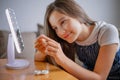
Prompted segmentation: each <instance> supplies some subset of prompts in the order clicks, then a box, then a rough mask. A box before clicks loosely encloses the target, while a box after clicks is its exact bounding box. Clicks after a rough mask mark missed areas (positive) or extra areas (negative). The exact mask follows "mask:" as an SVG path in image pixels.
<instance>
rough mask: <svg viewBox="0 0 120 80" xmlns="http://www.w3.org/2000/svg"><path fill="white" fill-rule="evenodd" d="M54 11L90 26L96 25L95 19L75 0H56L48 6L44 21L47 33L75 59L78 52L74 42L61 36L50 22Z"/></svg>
mask: <svg viewBox="0 0 120 80" xmlns="http://www.w3.org/2000/svg"><path fill="white" fill-rule="evenodd" d="M53 11H58V12H60V13H63V14H65V15H68V16H70V17H72V18H76V19H77V20H78V21H79V22H80V23H84V24H86V25H88V26H90V25H94V24H95V21H92V20H91V19H90V18H89V17H88V16H87V14H86V13H85V12H84V10H83V9H82V8H81V7H80V6H79V5H78V4H77V3H76V2H75V0H55V1H54V2H52V3H51V4H50V5H49V6H48V7H47V10H46V14H45V21H44V24H45V25H44V26H45V33H46V35H47V36H49V37H50V38H52V39H54V40H56V41H57V42H59V43H60V44H61V46H62V49H63V52H64V53H65V55H66V56H67V57H69V58H70V59H72V60H73V61H74V53H76V50H75V47H74V43H68V42H66V41H65V40H63V39H61V38H59V37H58V36H57V34H56V33H55V31H54V30H53V29H52V27H51V25H50V23H49V17H50V15H51V13H52V12H53Z"/></svg>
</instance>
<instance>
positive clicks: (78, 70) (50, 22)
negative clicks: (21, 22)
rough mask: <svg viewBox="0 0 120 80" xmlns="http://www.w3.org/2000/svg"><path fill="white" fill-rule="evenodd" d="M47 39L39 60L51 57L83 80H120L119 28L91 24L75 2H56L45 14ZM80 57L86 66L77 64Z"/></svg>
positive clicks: (39, 46)
mask: <svg viewBox="0 0 120 80" xmlns="http://www.w3.org/2000/svg"><path fill="white" fill-rule="evenodd" d="M45 30H46V34H47V36H45V35H40V36H39V37H38V39H37V40H36V43H35V47H36V49H37V50H38V51H39V52H38V53H37V54H36V55H35V60H39V61H44V60H45V59H46V57H47V56H50V57H52V58H54V60H55V62H56V63H57V64H58V65H59V66H61V67H62V68H64V70H66V71H67V72H69V73H70V74H72V75H74V76H75V77H77V78H78V79H80V80H106V79H107V80H120V49H119V35H118V30H117V28H116V27H115V26H114V25H112V24H108V23H106V22H104V21H93V20H91V19H90V18H89V17H88V16H87V15H86V13H85V12H84V10H83V9H82V8H81V7H80V6H79V5H78V4H77V3H76V2H75V1H74V0H56V1H54V2H53V3H51V4H50V5H49V6H48V8H47V11H46V14H45ZM75 54H77V56H78V58H79V60H80V61H82V62H83V66H80V65H78V64H77V63H75V62H74V58H75V57H74V55H75Z"/></svg>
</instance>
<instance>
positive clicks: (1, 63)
mask: <svg viewBox="0 0 120 80" xmlns="http://www.w3.org/2000/svg"><path fill="white" fill-rule="evenodd" d="M6 63H7V60H6V59H0V80H78V79H76V78H75V77H74V76H72V75H70V74H69V73H67V72H65V71H64V70H62V69H60V68H58V67H56V66H54V65H51V64H49V63H46V62H34V61H30V66H29V67H27V68H25V69H19V70H18V69H17V70H12V69H7V68H6V66H5V65H6ZM36 69H38V70H43V69H48V70H49V73H48V74H45V75H35V74H34V70H36Z"/></svg>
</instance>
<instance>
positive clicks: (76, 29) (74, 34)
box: [49, 11, 82, 43]
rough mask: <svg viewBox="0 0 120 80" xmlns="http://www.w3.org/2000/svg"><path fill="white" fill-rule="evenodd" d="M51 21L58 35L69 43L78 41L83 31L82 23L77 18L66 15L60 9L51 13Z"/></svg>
mask: <svg viewBox="0 0 120 80" xmlns="http://www.w3.org/2000/svg"><path fill="white" fill-rule="evenodd" d="M49 22H50V24H51V26H52V29H54V30H55V32H56V34H57V35H58V37H60V38H62V39H63V40H66V41H67V42H69V43H72V42H74V41H76V40H77V38H78V37H79V35H80V33H81V32H82V30H81V29H82V27H81V24H80V22H79V21H78V20H77V19H75V18H72V17H69V16H67V15H64V14H62V13H60V12H58V11H53V12H52V13H51V15H50V18H49Z"/></svg>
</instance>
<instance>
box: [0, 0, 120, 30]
mask: <svg viewBox="0 0 120 80" xmlns="http://www.w3.org/2000/svg"><path fill="white" fill-rule="evenodd" d="M52 1H54V0H0V30H9V27H8V23H7V19H6V16H5V9H6V8H12V9H14V10H15V13H16V17H17V21H18V24H19V26H20V29H21V31H23V32H25V31H27V32H31V31H36V30H37V24H38V23H40V24H43V21H44V13H45V10H46V7H47V5H48V4H49V3H51V2H52ZM76 1H77V2H78V3H79V4H80V5H81V6H82V7H83V8H84V10H85V11H86V12H87V14H88V15H89V16H90V17H91V18H93V19H94V20H105V21H107V22H109V23H112V24H114V25H116V26H117V27H120V16H119V14H120V9H119V7H120V6H119V4H120V0H76Z"/></svg>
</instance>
